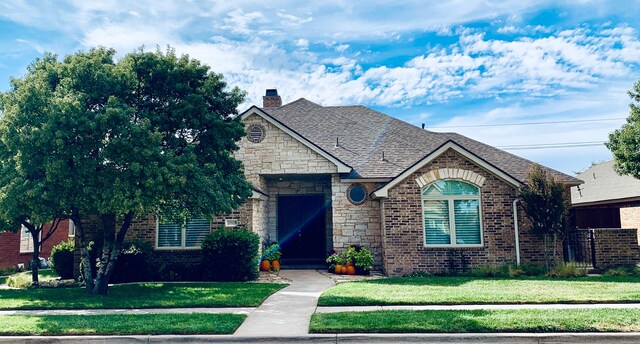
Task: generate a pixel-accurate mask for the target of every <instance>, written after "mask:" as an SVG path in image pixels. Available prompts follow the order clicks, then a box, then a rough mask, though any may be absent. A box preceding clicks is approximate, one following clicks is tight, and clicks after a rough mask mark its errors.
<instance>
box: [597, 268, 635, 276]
mask: <svg viewBox="0 0 640 344" xmlns="http://www.w3.org/2000/svg"><path fill="white" fill-rule="evenodd" d="M603 276H629V272H628V271H627V270H625V269H609V270H607V271H605V272H604V274H603Z"/></svg>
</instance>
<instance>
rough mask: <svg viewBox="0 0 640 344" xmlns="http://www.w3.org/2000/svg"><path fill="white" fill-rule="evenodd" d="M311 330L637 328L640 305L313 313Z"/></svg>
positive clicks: (589, 330) (515, 330)
mask: <svg viewBox="0 0 640 344" xmlns="http://www.w3.org/2000/svg"><path fill="white" fill-rule="evenodd" d="M309 329H310V332H312V333H362V332H369V333H404V332H430V333H465V332H466V333H477V332H636V331H640V310H639V309H563V310H530V309H527V310H473V311H377V312H345V313H316V314H314V315H313V317H312V318H311V324H310V327H309Z"/></svg>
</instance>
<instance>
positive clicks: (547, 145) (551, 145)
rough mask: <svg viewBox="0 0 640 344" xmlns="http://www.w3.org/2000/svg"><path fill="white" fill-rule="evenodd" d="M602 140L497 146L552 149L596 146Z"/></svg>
mask: <svg viewBox="0 0 640 344" xmlns="http://www.w3.org/2000/svg"><path fill="white" fill-rule="evenodd" d="M603 144H604V142H602V141H583V142H559V143H532V144H526V145H508V146H498V147H496V148H500V149H504V150H528V149H550V148H579V147H595V146H601V145H603Z"/></svg>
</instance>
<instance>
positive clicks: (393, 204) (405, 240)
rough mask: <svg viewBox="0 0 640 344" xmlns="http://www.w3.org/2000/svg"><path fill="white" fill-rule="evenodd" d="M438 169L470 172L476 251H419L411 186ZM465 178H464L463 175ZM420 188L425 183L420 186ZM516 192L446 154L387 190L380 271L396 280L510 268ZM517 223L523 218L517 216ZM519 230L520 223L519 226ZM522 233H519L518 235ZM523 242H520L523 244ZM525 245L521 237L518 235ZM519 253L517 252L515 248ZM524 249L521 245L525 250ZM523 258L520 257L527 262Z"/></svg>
mask: <svg viewBox="0 0 640 344" xmlns="http://www.w3.org/2000/svg"><path fill="white" fill-rule="evenodd" d="M440 169H456V170H461V171H469V172H473V173H474V176H476V175H477V176H479V177H481V178H482V179H474V180H476V183H478V182H479V181H482V183H481V184H482V186H481V187H480V204H481V214H482V236H483V242H484V243H483V245H482V246H481V247H455V246H452V247H425V245H424V230H423V224H422V202H421V200H422V195H421V191H422V188H421V186H420V184H419V183H418V182H416V180H417V179H418V178H420V177H422V176H423V175H424V174H429V173H430V172H431V171H434V170H440ZM464 175H465V174H461V175H460V176H459V178H458V174H457V173H451V174H447V177H448V178H452V179H459V180H464V179H463V176H464ZM466 175H467V176H469V175H470V173H467V174H466ZM421 183H422V185H426V182H425V183H423V182H421ZM515 197H516V190H515V188H514V187H513V186H511V185H509V184H507V183H506V182H504V181H502V180H500V179H498V178H497V177H496V176H494V175H493V174H491V173H488V172H487V171H485V170H484V169H482V168H480V167H479V166H477V165H475V164H474V163H472V162H471V161H469V160H467V159H465V158H464V157H463V156H461V155H460V154H458V153H456V152H455V151H453V150H448V151H446V152H444V153H443V154H441V155H440V156H439V157H437V158H435V159H434V160H433V161H431V162H429V163H428V164H426V165H425V166H423V167H422V168H420V169H419V170H418V171H416V172H415V173H413V175H411V176H409V177H407V178H405V180H403V181H402V182H400V183H399V184H397V185H395V186H394V187H393V188H391V189H390V190H389V197H388V198H387V199H384V201H383V209H382V214H383V215H382V216H383V227H384V228H383V235H382V242H383V247H382V248H383V250H384V270H385V272H386V273H387V274H389V275H393V276H397V275H404V274H409V273H411V272H414V271H425V272H430V273H437V272H443V271H447V272H457V271H451V270H452V269H454V270H465V269H468V268H473V267H477V266H480V265H502V264H507V263H513V262H515V256H516V255H515V231H514V223H513V201H514V200H515ZM519 215H520V214H519ZM520 217H521V218H522V217H523V216H520ZM522 224H523V225H524V224H525V223H522ZM525 232H526V229H524V228H522V227H521V233H525ZM523 237H524V238H523ZM523 239H524V241H525V242H526V241H527V240H528V238H527V237H526V235H521V243H522V240H523ZM521 247H522V246H521ZM525 247H526V245H525ZM533 255H534V253H533V252H530V253H529V252H524V254H523V256H524V257H528V256H533Z"/></svg>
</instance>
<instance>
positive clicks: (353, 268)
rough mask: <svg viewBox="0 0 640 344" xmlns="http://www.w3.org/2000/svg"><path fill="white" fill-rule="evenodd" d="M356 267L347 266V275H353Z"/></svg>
mask: <svg viewBox="0 0 640 344" xmlns="http://www.w3.org/2000/svg"><path fill="white" fill-rule="evenodd" d="M355 274H356V267H355V266H353V265H347V275H355Z"/></svg>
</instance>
